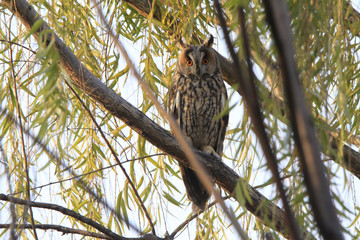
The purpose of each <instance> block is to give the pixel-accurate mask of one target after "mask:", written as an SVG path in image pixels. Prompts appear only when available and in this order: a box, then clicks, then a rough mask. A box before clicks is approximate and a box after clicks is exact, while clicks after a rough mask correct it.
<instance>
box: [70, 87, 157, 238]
mask: <svg viewBox="0 0 360 240" xmlns="http://www.w3.org/2000/svg"><path fill="white" fill-rule="evenodd" d="M65 82H66V85H67V86H68V87H69V88H70V89H71V91H72V92H73V94H74V95H75V96H76V98H77V99H78V101H79V102H80V103H81V105H82V106H83V108H84V109H85V110H86V112H87V113H88V114H89V116H90V118H91V119H92V121H93V123H94V124H95V126H96V128H97V129H98V131H99V132H100V135H101V137H102V138H103V139H104V141H105V143H106V145H107V147H108V148H109V150H110V152H111V154H112V155H113V157H114V158H115V161H116V162H117V165H119V167H120V169H121V171H122V172H123V174H124V175H125V178H126V179H127V180H128V183H129V184H130V187H131V189H132V190H133V192H134V194H135V196H136V198H137V200H138V201H139V204H140V207H141V208H142V210H143V211H144V213H145V216H146V218H147V220H148V221H149V224H150V227H151V231H152V233H153V234H154V235H156V232H155V226H154V223H153V221H152V220H151V217H150V214H149V212H148V210H147V209H146V207H145V204H144V202H143V201H142V199H141V197H140V195H139V193H138V191H137V190H136V187H135V185H134V183H133V182H132V180H131V178H130V176H129V174H128V173H127V172H126V170H125V168H124V167H123V165H122V164H121V162H120V159H119V158H118V156H117V154H116V152H115V150H114V148H113V147H112V146H111V144H110V143H109V141H108V140H107V138H106V136H105V134H104V132H103V131H102V130H101V127H100V125H99V124H98V123H97V122H96V119H95V117H94V116H93V115H92V113H91V112H90V110H89V108H88V107H87V106H86V104H85V103H84V101H83V100H82V99H81V98H80V96H79V94H77V92H76V91H75V89H74V88H73V87H72V86H71V85H70V84H69V83H68V82H67V81H65Z"/></svg>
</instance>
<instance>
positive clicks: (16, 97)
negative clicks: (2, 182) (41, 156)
mask: <svg viewBox="0 0 360 240" xmlns="http://www.w3.org/2000/svg"><path fill="white" fill-rule="evenodd" d="M13 16H14V15H12V16H11V17H10V24H9V25H10V26H12V24H11V22H12V18H13ZM10 29H11V27H9V38H10V36H11V32H10ZM9 42H10V39H9ZM9 50H10V66H11V75H12V79H13V87H14V94H15V102H16V110H17V112H18V123H19V126H20V128H19V130H20V142H21V150H22V153H23V157H24V167H25V177H26V187H25V190H26V199H27V200H29V201H30V200H31V196H30V177H29V159H28V155H27V153H26V149H25V139H24V132H23V123H22V117H21V108H20V103H19V96H18V95H19V94H18V89H17V84H16V75H15V69H14V63H13V50H12V45H10V47H9ZM29 211H30V221H31V225H32V226H33V228H32V229H33V232H34V237H35V239H36V240H38V236H37V233H36V229H35V227H34V224H35V221H34V213H33V210H32V208H31V207H30V208H29ZM26 215H27V207H26V208H25V209H24V215H23V217H24V222H26V221H27V219H26Z"/></svg>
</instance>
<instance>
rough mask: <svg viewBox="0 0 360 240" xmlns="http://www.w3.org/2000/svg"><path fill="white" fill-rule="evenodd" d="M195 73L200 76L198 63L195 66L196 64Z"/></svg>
mask: <svg viewBox="0 0 360 240" xmlns="http://www.w3.org/2000/svg"><path fill="white" fill-rule="evenodd" d="M196 75H197V76H200V65H199V64H197V66H196Z"/></svg>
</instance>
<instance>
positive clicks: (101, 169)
mask: <svg viewBox="0 0 360 240" xmlns="http://www.w3.org/2000/svg"><path fill="white" fill-rule="evenodd" d="M162 155H166V153H156V154H150V155H147V156H143V157H138V158H133V159H129V160H126V161H122V162H121V164H124V163H127V162H133V161H137V160H141V159H145V158H148V157H155V156H162ZM117 165H119V164H118V163H117V164H113V165H110V166H107V167H103V168H99V169H97V170H94V171H90V172H87V173H83V174H79V175H77V176H73V177H70V178H67V179H63V180H60V181H55V182H49V183H47V184H44V185H40V186H37V187H33V188H30V190H35V189H39V188H44V187H47V186H51V185H54V184H59V183H63V182H66V181H71V180H74V179H79V178H81V177H83V176H86V175H90V174H93V173H96V172H100V171H103V170H105V169H108V168H113V167H115V166H117ZM19 193H22V192H15V193H11V194H10V195H11V196H15V195H17V194H19Z"/></svg>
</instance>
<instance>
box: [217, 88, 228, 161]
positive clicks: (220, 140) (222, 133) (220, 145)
mask: <svg viewBox="0 0 360 240" xmlns="http://www.w3.org/2000/svg"><path fill="white" fill-rule="evenodd" d="M227 99H228V97H227V92H226V89H225V88H224V89H222V91H221V108H220V110H223V109H225V108H226V102H227ZM228 123H229V114H228V113H226V114H224V116H222V117H221V119H220V121H219V124H220V128H219V134H218V139H217V142H216V145H217V146H216V153H217V154H219V156H220V157H221V156H222V153H223V145H224V140H225V133H226V128H227V125H228Z"/></svg>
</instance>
